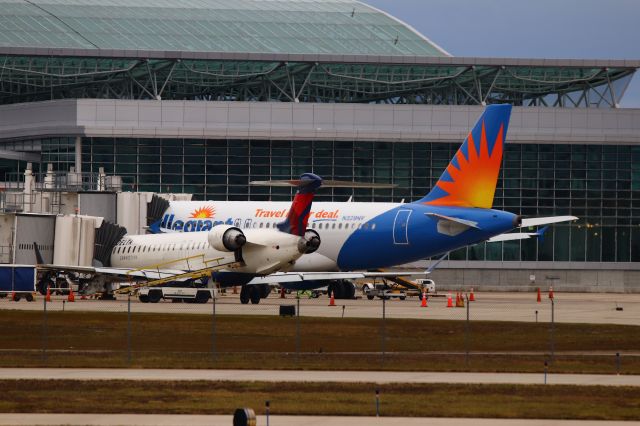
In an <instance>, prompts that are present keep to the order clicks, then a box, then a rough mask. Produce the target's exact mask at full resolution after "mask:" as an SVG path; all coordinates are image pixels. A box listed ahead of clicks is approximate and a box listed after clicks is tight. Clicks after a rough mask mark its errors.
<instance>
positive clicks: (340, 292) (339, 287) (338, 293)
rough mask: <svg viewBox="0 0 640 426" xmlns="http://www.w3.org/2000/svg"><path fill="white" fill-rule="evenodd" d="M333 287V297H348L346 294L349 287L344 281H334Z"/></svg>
mask: <svg viewBox="0 0 640 426" xmlns="http://www.w3.org/2000/svg"><path fill="white" fill-rule="evenodd" d="M332 287H333V297H335V298H336V299H346V297H345V296H347V295H346V292H347V289H346V288H345V285H344V282H342V281H336V282H335V283H333V285H332Z"/></svg>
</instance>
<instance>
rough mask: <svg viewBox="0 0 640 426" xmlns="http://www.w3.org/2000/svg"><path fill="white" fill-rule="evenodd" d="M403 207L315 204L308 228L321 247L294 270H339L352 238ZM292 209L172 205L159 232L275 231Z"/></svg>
mask: <svg viewBox="0 0 640 426" xmlns="http://www.w3.org/2000/svg"><path fill="white" fill-rule="evenodd" d="M400 205H401V204H396V203H345V202H314V203H313V206H312V208H311V213H310V215H309V224H308V226H307V227H308V228H310V229H313V230H315V231H316V232H318V234H319V235H320V238H321V240H322V243H321V244H320V248H319V249H318V251H317V252H315V253H312V254H307V255H304V256H302V257H301V258H300V259H298V260H297V261H296V263H295V265H294V267H293V269H292V270H293V271H299V272H304V271H336V270H338V264H337V259H338V255H339V253H340V250H341V249H342V247H343V245H344V243H345V241H346V240H347V239H348V238H349V236H350V235H351V234H353V233H354V232H355V231H356V230H359V229H363V227H364V226H371V225H370V224H368V222H369V221H370V220H371V219H373V218H375V217H376V216H379V215H380V214H382V213H384V212H386V211H389V210H392V209H394V208H396V207H398V206H400ZM289 207H290V203H287V202H260V201H255V202H254V201H177V202H176V201H173V202H171V204H170V206H169V208H168V209H167V211H166V212H165V214H164V215H163V217H162V220H161V222H160V224H159V225H160V227H159V231H160V232H163V233H168V235H174V234H176V233H180V234H188V235H194V234H200V233H203V234H206V232H199V231H206V230H208V229H211V228H212V227H213V226H217V225H222V224H225V225H233V226H236V227H238V228H240V229H243V230H248V229H257V230H260V229H274V228H275V226H276V224H278V223H280V222H282V221H284V220H285V218H286V217H287V213H288V210H289ZM194 216H195V217H194ZM198 216H199V217H198ZM371 231H374V229H372V230H371Z"/></svg>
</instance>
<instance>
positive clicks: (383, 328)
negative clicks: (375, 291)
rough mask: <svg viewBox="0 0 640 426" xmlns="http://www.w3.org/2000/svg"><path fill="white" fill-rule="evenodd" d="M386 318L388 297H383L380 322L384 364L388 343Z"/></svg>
mask: <svg viewBox="0 0 640 426" xmlns="http://www.w3.org/2000/svg"><path fill="white" fill-rule="evenodd" d="M386 318H387V299H386V297H384V296H383V297H382V322H381V323H380V350H381V352H382V365H384V355H385V344H386V340H387V339H386V332H387V330H386V326H387V324H386Z"/></svg>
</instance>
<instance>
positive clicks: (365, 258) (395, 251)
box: [338, 203, 516, 271]
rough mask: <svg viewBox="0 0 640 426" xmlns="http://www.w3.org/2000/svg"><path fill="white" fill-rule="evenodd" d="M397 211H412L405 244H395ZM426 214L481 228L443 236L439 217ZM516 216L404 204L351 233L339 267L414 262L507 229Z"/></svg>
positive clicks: (383, 265) (339, 258)
mask: <svg viewBox="0 0 640 426" xmlns="http://www.w3.org/2000/svg"><path fill="white" fill-rule="evenodd" d="M398 210H411V215H409V221H408V225H407V226H408V229H407V235H408V240H409V243H408V244H395V243H394V222H395V219H396V215H397V213H398ZM427 213H436V214H439V215H443V216H449V217H453V218H458V219H464V220H469V221H473V222H476V223H477V224H478V225H477V226H478V228H480V229H473V228H470V229H467V230H466V231H464V232H462V233H460V234H458V235H455V236H450V235H444V234H441V233H439V232H438V230H437V223H438V219H436V218H434V217H431V216H427ZM515 217H516V215H514V214H512V213H508V212H504V211H499V210H490V209H478V208H463V207H434V206H426V205H424V204H417V203H411V204H404V205H402V206H399V207H396V208H394V209H391V210H389V211H387V212H385V213H383V214H381V215H379V216H377V217H375V218H373V219H371V220H370V221H369V222H368V226H366V227H363V228H361V229H358V230H357V231H355V232H354V233H353V234H351V236H349V238H348V239H347V241H345V243H344V245H343V246H342V249H341V250H340V253H339V255H338V267H339V268H340V270H343V271H349V270H359V269H373V268H383V267H388V266H397V265H402V264H405V263H409V262H415V261H418V260H422V259H425V258H428V257H431V256H435V255H438V254H441V253H446V252H448V251H451V250H455V249H457V248H460V247H464V246H467V245H471V244H475V243H478V242H481V241H485V240H487V239H489V238H491V237H492V236H494V235H498V234H501V233H503V232H506V231H509V230H511V229H513V227H514V225H513V224H514V220H515ZM374 224H375V229H373V225H374Z"/></svg>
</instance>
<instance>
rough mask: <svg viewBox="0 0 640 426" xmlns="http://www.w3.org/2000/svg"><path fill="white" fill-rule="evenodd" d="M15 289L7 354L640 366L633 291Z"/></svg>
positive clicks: (212, 361) (66, 362) (390, 364)
mask: <svg viewBox="0 0 640 426" xmlns="http://www.w3.org/2000/svg"><path fill="white" fill-rule="evenodd" d="M238 293H239V291H238ZM358 293H359V292H358ZM10 299H11V298H10V297H6V298H4V299H0V330H3V332H2V333H1V334H0V358H2V359H3V365H5V366H67V367H110V366H113V367H116V366H118V367H126V366H131V367H145V368H247V369H255V368H269V369H288V368H303V369H327V370H363V369H366V370H376V369H387V370H408V371H410V370H417V371H422V370H425V371H426V370H432V371H523V372H535V371H539V372H542V371H543V370H545V369H548V370H550V371H557V372H576V373H577V372H589V373H620V374H631V373H634V374H638V373H640V358H639V356H640V333H639V332H638V331H640V329H639V328H638V325H640V296H636V295H621V294H570V293H566V294H564V293H563V294H556V295H554V297H553V298H550V297H549V295H548V294H547V293H543V294H541V297H540V299H539V301H538V297H537V294H535V293H534V294H532V293H474V294H472V293H469V292H465V293H455V292H454V293H443V294H437V295H429V296H428V297H425V298H424V299H423V298H422V297H420V296H413V297H403V298H402V299H404V300H400V297H389V298H388V299H387V298H385V299H380V298H374V299H373V300H368V299H367V298H366V297H363V296H362V295H361V294H358V295H357V298H356V299H352V300H331V298H330V297H329V296H328V295H326V294H320V293H318V292H299V293H297V294H296V293H292V294H284V293H282V294H281V293H278V292H275V291H274V292H272V293H271V294H270V295H269V297H268V298H266V299H262V300H261V302H260V303H259V304H247V305H243V304H241V303H240V301H239V295H238V294H235V292H234V290H233V289H228V290H227V291H226V292H225V293H218V294H216V297H215V298H213V299H210V300H208V301H207V303H187V302H185V301H180V300H173V301H172V300H164V299H163V300H160V301H159V302H158V303H142V302H140V301H139V300H138V298H137V297H135V296H127V295H119V296H117V298H116V300H95V299H87V300H83V298H81V297H80V296H79V295H77V294H76V295H75V301H73V302H72V301H69V296H67V295H53V296H51V298H50V301H47V298H45V297H44V296H39V295H38V297H37V298H36V300H35V301H33V302H27V301H25V300H21V301H19V302H15V301H11V300H10Z"/></svg>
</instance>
